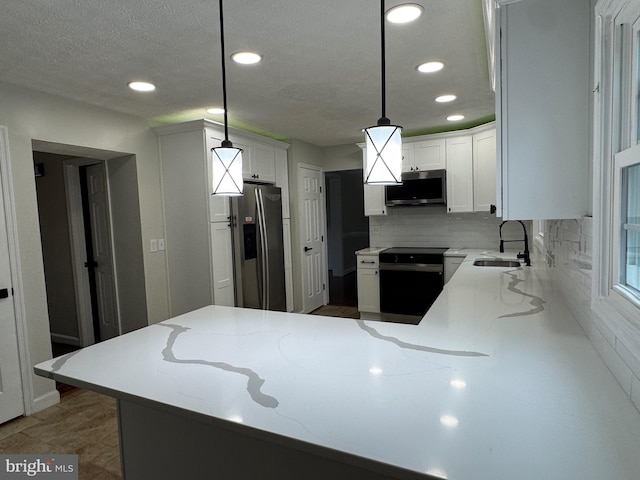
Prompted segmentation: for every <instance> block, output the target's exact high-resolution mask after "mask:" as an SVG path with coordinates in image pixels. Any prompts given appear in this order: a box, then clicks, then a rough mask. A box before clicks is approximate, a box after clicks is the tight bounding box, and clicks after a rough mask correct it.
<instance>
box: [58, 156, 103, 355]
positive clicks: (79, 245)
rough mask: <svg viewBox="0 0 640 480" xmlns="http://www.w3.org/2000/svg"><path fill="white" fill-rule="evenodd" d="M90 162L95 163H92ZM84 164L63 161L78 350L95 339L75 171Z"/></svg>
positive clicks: (77, 176)
mask: <svg viewBox="0 0 640 480" xmlns="http://www.w3.org/2000/svg"><path fill="white" fill-rule="evenodd" d="M83 162H84V161H83ZM86 162H88V161H86ZM93 162H94V163H95V160H94V161H93ZM84 164H85V163H79V161H78V160H75V159H74V160H65V161H64V162H63V169H64V183H65V187H66V188H65V190H66V194H67V217H68V218H69V240H70V242H71V263H72V265H73V283H74V285H75V291H76V310H77V314H78V334H79V337H80V346H82V347H86V346H88V345H91V344H92V343H94V338H95V337H94V330H93V318H92V314H91V294H90V292H89V274H88V272H87V269H86V268H85V267H84V262H85V261H86V248H85V244H86V238H85V235H84V219H83V217H82V195H81V193H80V175H79V171H78V167H80V166H81V165H84ZM87 164H88V163H87ZM52 337H53V335H52Z"/></svg>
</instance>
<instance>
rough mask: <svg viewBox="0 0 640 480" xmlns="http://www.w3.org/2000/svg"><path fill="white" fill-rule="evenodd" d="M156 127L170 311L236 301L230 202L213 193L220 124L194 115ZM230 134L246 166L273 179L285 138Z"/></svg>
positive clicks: (283, 175)
mask: <svg viewBox="0 0 640 480" xmlns="http://www.w3.org/2000/svg"><path fill="white" fill-rule="evenodd" d="M154 131H155V132H156V134H157V135H158V141H159V150H160V163H161V167H162V188H163V200H164V212H165V214H164V217H165V218H164V219H165V235H166V240H167V251H166V258H167V269H168V273H169V298H170V305H171V312H170V314H171V316H175V315H179V314H181V313H185V312H188V311H191V310H193V309H195V308H199V307H202V306H205V305H210V304H211V303H215V304H218V305H234V288H233V269H232V251H231V228H230V217H229V215H230V213H229V205H230V201H229V197H221V196H215V197H214V196H212V195H211V192H212V191H213V174H212V169H211V149H212V148H214V147H219V146H220V144H221V141H222V139H223V138H224V132H223V130H222V126H221V125H219V124H216V123H215V122H210V121H207V120H198V121H193V122H187V123H182V124H177V125H167V126H163V127H157V128H155V129H154ZM229 139H230V140H231V141H232V142H233V145H234V147H238V148H241V149H243V150H244V153H243V160H244V161H246V162H247V164H248V165H252V161H253V165H254V166H256V165H258V164H259V165H260V167H261V168H262V170H256V171H258V172H259V175H260V180H261V181H270V182H274V181H275V158H276V156H279V157H281V156H282V155H283V154H284V157H285V161H284V164H285V166H286V149H287V145H286V144H285V143H282V142H277V141H275V140H271V139H268V138H264V139H263V138H261V137H259V136H257V135H253V134H250V133H244V132H233V135H230V137H229ZM256 152H258V153H256ZM276 152H277V153H276ZM256 158H258V159H261V160H262V162H259V163H256V162H255V159H256ZM265 158H266V159H270V160H268V161H264V159H265ZM243 164H244V162H243ZM264 165H270V167H267V168H266V169H265V168H264ZM249 171H251V168H250V169H249ZM265 172H266V173H265ZM286 177H287V172H286V170H284V171H282V172H280V176H279V182H281V183H282V184H283V185H288V178H286ZM283 195H284V192H283ZM287 203H288V202H287Z"/></svg>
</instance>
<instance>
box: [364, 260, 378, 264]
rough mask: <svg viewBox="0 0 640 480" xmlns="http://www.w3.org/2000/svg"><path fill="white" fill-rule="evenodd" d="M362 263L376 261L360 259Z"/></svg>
mask: <svg viewBox="0 0 640 480" xmlns="http://www.w3.org/2000/svg"><path fill="white" fill-rule="evenodd" d="M360 263H376V262H374V261H373V260H360Z"/></svg>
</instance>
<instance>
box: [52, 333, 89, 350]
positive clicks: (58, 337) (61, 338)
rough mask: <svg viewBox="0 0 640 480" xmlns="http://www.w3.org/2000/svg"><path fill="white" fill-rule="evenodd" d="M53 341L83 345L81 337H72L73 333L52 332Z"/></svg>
mask: <svg viewBox="0 0 640 480" xmlns="http://www.w3.org/2000/svg"><path fill="white" fill-rule="evenodd" d="M51 341H52V342H57V343H64V344H65V345H75V346H77V347H81V346H82V345H81V343H80V338H79V337H72V336H71V335H62V334H61V333H52V334H51Z"/></svg>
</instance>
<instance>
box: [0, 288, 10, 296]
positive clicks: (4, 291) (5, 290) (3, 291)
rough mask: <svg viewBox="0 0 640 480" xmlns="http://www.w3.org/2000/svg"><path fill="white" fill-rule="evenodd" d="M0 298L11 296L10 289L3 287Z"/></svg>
mask: <svg viewBox="0 0 640 480" xmlns="http://www.w3.org/2000/svg"><path fill="white" fill-rule="evenodd" d="M0 298H9V289H8V288H3V289H2V290H0Z"/></svg>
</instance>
